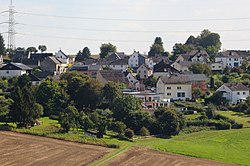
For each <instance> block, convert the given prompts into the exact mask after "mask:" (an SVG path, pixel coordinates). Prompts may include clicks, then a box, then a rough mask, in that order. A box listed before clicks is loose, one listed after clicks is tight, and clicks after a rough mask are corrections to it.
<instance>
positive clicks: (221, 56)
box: [215, 51, 243, 68]
mask: <svg viewBox="0 0 250 166" xmlns="http://www.w3.org/2000/svg"><path fill="white" fill-rule="evenodd" d="M215 62H220V63H222V65H223V68H225V67H226V66H228V67H229V68H233V67H238V66H241V65H242V62H243V58H242V56H240V55H238V54H237V53H236V52H230V51H226V52H220V53H218V54H217V55H216V57H215Z"/></svg>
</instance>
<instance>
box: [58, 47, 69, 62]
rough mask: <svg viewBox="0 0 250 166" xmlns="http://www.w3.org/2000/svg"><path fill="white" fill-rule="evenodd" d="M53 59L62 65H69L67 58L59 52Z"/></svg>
mask: <svg viewBox="0 0 250 166" xmlns="http://www.w3.org/2000/svg"><path fill="white" fill-rule="evenodd" d="M55 57H56V58H57V59H58V60H60V61H61V62H62V63H65V64H69V61H70V59H69V56H67V55H65V54H64V53H63V52H62V51H61V50H59V51H58V52H56V53H55Z"/></svg>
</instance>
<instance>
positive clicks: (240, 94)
mask: <svg viewBox="0 0 250 166" xmlns="http://www.w3.org/2000/svg"><path fill="white" fill-rule="evenodd" d="M216 91H220V92H222V97H225V98H226V100H229V101H231V102H232V104H237V103H239V102H242V101H244V100H246V99H247V97H248V96H249V90H235V91H232V90H231V89H230V88H228V87H227V86H226V85H222V86H221V87H220V88H218V89H217V90H216Z"/></svg>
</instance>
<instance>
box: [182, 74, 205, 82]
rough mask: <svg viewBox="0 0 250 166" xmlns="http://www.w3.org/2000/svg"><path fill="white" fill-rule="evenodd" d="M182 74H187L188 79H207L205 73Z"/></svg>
mask: <svg viewBox="0 0 250 166" xmlns="http://www.w3.org/2000/svg"><path fill="white" fill-rule="evenodd" d="M182 75H183V76H187V77H188V78H189V79H190V81H207V77H206V75H205V74H182Z"/></svg>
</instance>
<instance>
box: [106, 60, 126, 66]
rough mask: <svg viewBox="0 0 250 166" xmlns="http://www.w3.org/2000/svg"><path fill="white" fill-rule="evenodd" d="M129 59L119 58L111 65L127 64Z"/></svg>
mask: <svg viewBox="0 0 250 166" xmlns="http://www.w3.org/2000/svg"><path fill="white" fill-rule="evenodd" d="M127 64H128V60H127V59H117V60H115V61H113V62H111V63H110V64H109V65H127Z"/></svg>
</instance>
